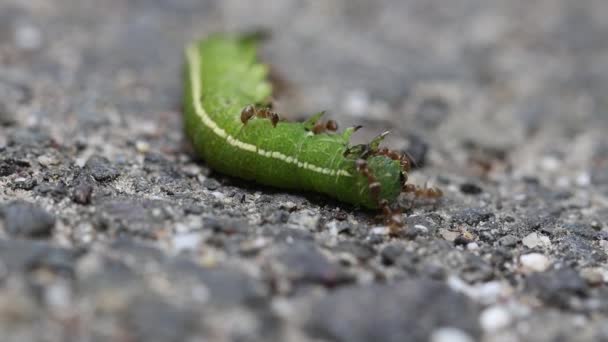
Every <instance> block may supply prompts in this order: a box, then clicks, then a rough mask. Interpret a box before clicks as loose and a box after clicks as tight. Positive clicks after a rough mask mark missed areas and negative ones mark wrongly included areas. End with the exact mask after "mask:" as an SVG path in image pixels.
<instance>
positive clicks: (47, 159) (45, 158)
mask: <svg viewBox="0 0 608 342" xmlns="http://www.w3.org/2000/svg"><path fill="white" fill-rule="evenodd" d="M37 160H38V163H39V164H40V165H42V166H51V165H57V164H59V160H57V158H55V157H52V156H49V155H46V154H45V155H41V156H40V157H38V158H37Z"/></svg>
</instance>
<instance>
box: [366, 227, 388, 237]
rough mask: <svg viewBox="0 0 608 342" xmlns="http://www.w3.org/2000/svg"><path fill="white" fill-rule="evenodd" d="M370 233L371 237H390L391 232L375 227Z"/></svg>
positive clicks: (384, 228)
mask: <svg viewBox="0 0 608 342" xmlns="http://www.w3.org/2000/svg"><path fill="white" fill-rule="evenodd" d="M369 232H370V234H371V235H388V233H389V232H390V230H389V229H388V227H374V228H372V229H370V231H369Z"/></svg>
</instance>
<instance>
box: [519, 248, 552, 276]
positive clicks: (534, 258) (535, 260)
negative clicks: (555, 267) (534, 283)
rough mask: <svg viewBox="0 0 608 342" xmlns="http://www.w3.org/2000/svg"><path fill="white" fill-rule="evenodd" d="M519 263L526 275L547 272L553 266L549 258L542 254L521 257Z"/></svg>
mask: <svg viewBox="0 0 608 342" xmlns="http://www.w3.org/2000/svg"><path fill="white" fill-rule="evenodd" d="M519 262H520V263H521V265H522V268H523V269H522V270H523V271H524V272H525V273H531V272H543V271H545V270H547V268H549V265H550V264H551V262H550V261H549V258H547V257H546V256H545V255H543V254H540V253H530V254H524V255H522V256H520V257H519Z"/></svg>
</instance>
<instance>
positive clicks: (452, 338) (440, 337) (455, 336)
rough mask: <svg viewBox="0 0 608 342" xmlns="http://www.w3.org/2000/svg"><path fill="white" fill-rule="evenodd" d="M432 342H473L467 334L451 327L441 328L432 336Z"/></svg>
mask: <svg viewBox="0 0 608 342" xmlns="http://www.w3.org/2000/svg"><path fill="white" fill-rule="evenodd" d="M430 341H431V342H473V341H474V339H473V338H472V337H471V336H469V334H467V333H466V332H464V331H462V330H460V329H457V328H451V327H445V328H439V329H437V330H435V331H433V333H432V334H431V338H430Z"/></svg>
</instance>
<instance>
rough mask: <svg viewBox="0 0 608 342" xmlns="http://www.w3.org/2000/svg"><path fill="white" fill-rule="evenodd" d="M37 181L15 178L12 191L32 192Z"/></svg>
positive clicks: (34, 179)
mask: <svg viewBox="0 0 608 342" xmlns="http://www.w3.org/2000/svg"><path fill="white" fill-rule="evenodd" d="M36 184H38V181H37V180H36V178H23V177H20V178H16V179H15V181H14V182H13V184H12V185H13V189H21V190H32V189H33V188H34V187H35V186H36Z"/></svg>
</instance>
